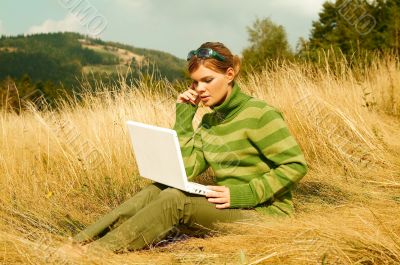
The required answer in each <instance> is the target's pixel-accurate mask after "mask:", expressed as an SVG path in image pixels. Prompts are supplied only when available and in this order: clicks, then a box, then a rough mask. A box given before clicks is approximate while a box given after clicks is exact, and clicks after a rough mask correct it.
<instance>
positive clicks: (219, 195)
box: [206, 191, 223, 198]
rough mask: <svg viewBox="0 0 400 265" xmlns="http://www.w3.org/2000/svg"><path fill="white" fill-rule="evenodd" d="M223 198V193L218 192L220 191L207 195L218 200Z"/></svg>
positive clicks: (210, 192)
mask: <svg viewBox="0 0 400 265" xmlns="http://www.w3.org/2000/svg"><path fill="white" fill-rule="evenodd" d="M222 196H223V193H222V192H218V191H209V192H207V193H206V197H216V198H220V197H222Z"/></svg>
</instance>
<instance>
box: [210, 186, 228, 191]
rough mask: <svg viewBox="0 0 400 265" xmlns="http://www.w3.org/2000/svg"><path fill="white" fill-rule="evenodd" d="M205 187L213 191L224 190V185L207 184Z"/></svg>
mask: <svg viewBox="0 0 400 265" xmlns="http://www.w3.org/2000/svg"><path fill="white" fill-rule="evenodd" d="M207 187H208V188H209V189H210V190H213V191H225V190H226V187H225V186H207Z"/></svg>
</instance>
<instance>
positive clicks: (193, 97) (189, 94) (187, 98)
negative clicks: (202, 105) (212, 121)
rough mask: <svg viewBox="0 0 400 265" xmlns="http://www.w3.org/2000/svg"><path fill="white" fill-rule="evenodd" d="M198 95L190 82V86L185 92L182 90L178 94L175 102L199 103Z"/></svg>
mask: <svg viewBox="0 0 400 265" xmlns="http://www.w3.org/2000/svg"><path fill="white" fill-rule="evenodd" d="M200 100H201V99H200V96H199V94H197V92H196V90H194V84H192V86H191V87H190V88H189V89H188V90H186V91H185V92H183V93H182V94H179V96H178V98H177V100H176V102H178V103H188V102H190V103H192V104H194V105H197V104H199V102H200Z"/></svg>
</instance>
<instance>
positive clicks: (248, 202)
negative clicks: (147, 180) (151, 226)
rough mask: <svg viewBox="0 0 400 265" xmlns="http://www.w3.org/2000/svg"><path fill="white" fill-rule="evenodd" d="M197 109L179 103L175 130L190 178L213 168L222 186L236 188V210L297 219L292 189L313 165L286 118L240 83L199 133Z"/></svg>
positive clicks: (232, 200) (232, 191)
mask: <svg viewBox="0 0 400 265" xmlns="http://www.w3.org/2000/svg"><path fill="white" fill-rule="evenodd" d="M197 108H198V106H195V105H192V104H189V103H176V121H175V125H174V128H173V129H174V130H176V132H177V134H178V139H179V143H180V146H181V150H182V156H183V160H184V164H185V169H186V173H187V176H188V179H189V180H192V179H193V178H194V177H196V176H197V175H199V174H201V173H202V172H204V171H205V170H206V169H207V168H208V167H211V168H212V170H213V172H214V175H215V181H216V184H217V185H223V186H227V187H229V189H230V196H231V198H230V204H231V206H230V207H231V208H253V207H254V208H255V209H256V210H258V211H260V212H263V213H265V214H278V215H280V214H283V215H292V213H293V212H294V207H293V202H292V194H291V189H292V187H293V185H294V184H296V183H297V182H298V181H299V180H300V179H301V178H302V177H303V176H304V175H305V174H306V173H307V164H306V161H305V159H304V155H303V153H302V151H301V149H300V147H299V145H298V144H297V142H296V140H295V139H294V137H293V136H292V135H291V133H290V131H289V130H288V127H287V125H286V123H285V121H284V118H283V115H282V113H281V112H280V111H278V110H277V109H276V108H273V107H272V106H269V105H268V104H267V103H266V102H265V101H263V100H260V99H256V98H254V97H251V96H249V95H247V94H245V93H243V92H242V91H241V89H240V87H239V85H238V84H237V83H235V85H234V86H233V88H232V92H231V94H230V95H229V97H227V98H226V99H225V101H224V102H223V103H222V104H220V105H219V106H216V107H211V108H212V110H213V112H211V113H207V114H205V115H204V116H203V118H202V121H201V123H200V124H199V126H198V128H197V129H196V131H195V130H194V129H193V125H192V120H193V117H194V115H195V113H196V110H197Z"/></svg>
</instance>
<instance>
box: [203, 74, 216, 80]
mask: <svg viewBox="0 0 400 265" xmlns="http://www.w3.org/2000/svg"><path fill="white" fill-rule="evenodd" d="M209 78H214V77H213V76H211V75H209V76H205V77H202V78H200V81H204V80H206V79H209Z"/></svg>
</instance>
